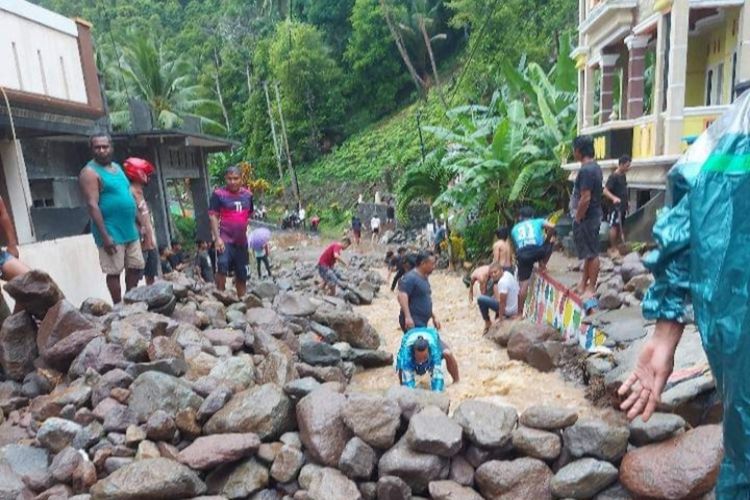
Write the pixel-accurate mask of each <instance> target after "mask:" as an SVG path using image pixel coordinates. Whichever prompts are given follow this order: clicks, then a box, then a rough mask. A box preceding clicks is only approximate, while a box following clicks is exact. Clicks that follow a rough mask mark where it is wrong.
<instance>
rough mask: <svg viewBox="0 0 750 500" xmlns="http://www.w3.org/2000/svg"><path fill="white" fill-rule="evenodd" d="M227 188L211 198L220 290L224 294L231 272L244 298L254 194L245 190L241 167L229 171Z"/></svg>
mask: <svg viewBox="0 0 750 500" xmlns="http://www.w3.org/2000/svg"><path fill="white" fill-rule="evenodd" d="M224 180H225V181H226V186H224V187H223V188H218V189H216V190H215V191H214V193H213V194H212V195H211V201H210V203H209V209H208V215H209V216H210V218H211V232H212V234H213V237H214V242H215V245H216V252H217V261H218V262H217V268H218V272H217V273H216V288H218V289H219V290H224V289H225V288H226V283H227V274H229V270H230V269H231V270H234V286H235V288H236V290H237V296H238V297H240V298H242V297H244V295H245V291H246V290H247V266H248V263H249V259H250V257H249V254H248V248H247V226H248V223H249V221H250V217H251V216H252V215H253V193H251V192H250V191H249V190H248V189H246V188H244V187H242V175H241V172H240V169H239V167H237V166H231V167H229V168H227V171H226V174H225V175H224Z"/></svg>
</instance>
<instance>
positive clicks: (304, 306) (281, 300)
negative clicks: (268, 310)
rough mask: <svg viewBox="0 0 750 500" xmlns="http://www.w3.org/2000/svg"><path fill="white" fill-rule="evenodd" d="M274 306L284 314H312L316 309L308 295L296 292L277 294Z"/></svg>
mask: <svg viewBox="0 0 750 500" xmlns="http://www.w3.org/2000/svg"><path fill="white" fill-rule="evenodd" d="M274 306H275V307H276V310H277V311H279V313H280V314H283V315H284V316H312V315H313V314H314V313H315V311H316V310H317V309H318V308H317V306H315V304H313V303H312V301H311V300H310V298H309V297H307V296H306V295H302V294H300V293H296V292H283V293H281V294H279V295H278V296H277V297H276V300H275V301H274Z"/></svg>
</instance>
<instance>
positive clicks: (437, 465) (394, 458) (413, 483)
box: [378, 440, 450, 494]
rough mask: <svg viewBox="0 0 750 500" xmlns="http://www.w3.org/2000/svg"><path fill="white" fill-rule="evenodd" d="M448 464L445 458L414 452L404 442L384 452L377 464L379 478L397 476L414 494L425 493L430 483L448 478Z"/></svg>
mask: <svg viewBox="0 0 750 500" xmlns="http://www.w3.org/2000/svg"><path fill="white" fill-rule="evenodd" d="M449 470H450V462H449V460H448V459H447V458H444V457H439V456H437V455H430V454H427V453H420V452H418V451H414V450H412V449H411V448H409V446H408V445H407V444H406V442H405V441H403V440H402V441H399V443H398V444H396V446H394V447H393V448H391V449H390V450H388V451H386V452H385V453H384V454H383V456H382V457H380V461H379V462H378V474H379V475H380V477H381V478H382V477H384V476H397V477H399V478H401V479H403V480H404V482H406V484H408V485H409V487H410V488H411V489H412V491H413V492H414V493H416V494H420V493H424V492H425V491H427V485H428V484H429V483H430V482H431V481H436V480H438V479H445V478H447V477H448V473H449Z"/></svg>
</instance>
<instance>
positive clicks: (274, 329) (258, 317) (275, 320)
mask: <svg viewBox="0 0 750 500" xmlns="http://www.w3.org/2000/svg"><path fill="white" fill-rule="evenodd" d="M245 318H246V319H247V324H248V325H250V327H251V328H253V329H255V330H256V331H261V332H264V333H266V334H267V335H272V336H274V337H280V336H281V335H283V334H284V332H286V326H285V325H284V322H283V321H282V320H281V317H279V315H278V313H277V312H276V311H274V310H273V309H268V308H264V307H252V308H250V309H248V310H247V312H246V313H245Z"/></svg>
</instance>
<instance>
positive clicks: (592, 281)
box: [570, 135, 602, 310]
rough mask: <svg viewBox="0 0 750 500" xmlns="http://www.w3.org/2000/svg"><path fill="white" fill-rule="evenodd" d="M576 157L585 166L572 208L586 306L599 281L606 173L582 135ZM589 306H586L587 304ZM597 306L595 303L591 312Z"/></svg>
mask: <svg viewBox="0 0 750 500" xmlns="http://www.w3.org/2000/svg"><path fill="white" fill-rule="evenodd" d="M573 156H574V157H575V159H576V161H578V162H580V163H581V169H580V170H579V171H578V176H577V177H576V180H575V184H574V185H573V196H572V197H571V200H570V208H571V212H572V216H573V219H574V222H573V242H574V243H575V247H576V252H577V253H578V258H579V259H581V260H583V261H584V263H583V273H582V276H581V282H580V283H579V285H578V293H580V294H581V295H582V296H583V299H584V301H585V302H588V301H590V300H591V299H593V297H594V294H595V293H596V282H597V280H598V279H599V227H600V226H601V223H602V169H601V167H599V164H598V163H596V162H595V161H594V140H593V139H592V138H591V136H589V135H581V136H578V137H576V138H575V140H574V141H573ZM584 306H585V304H584ZM595 306H596V303H595V300H594V302H591V304H590V307H586V309H587V310H588V309H590V308H593V307H595Z"/></svg>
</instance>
